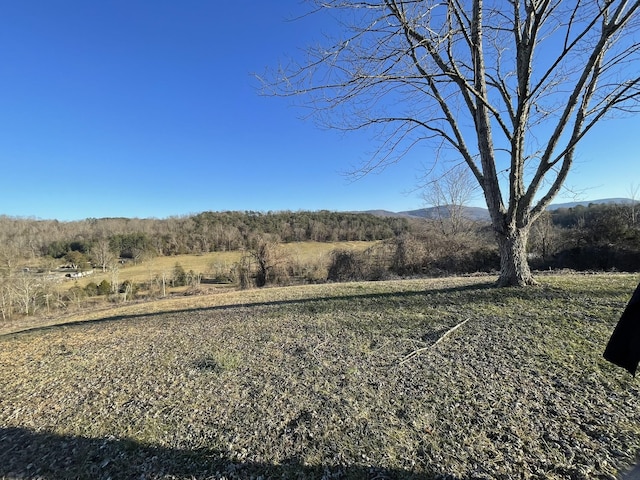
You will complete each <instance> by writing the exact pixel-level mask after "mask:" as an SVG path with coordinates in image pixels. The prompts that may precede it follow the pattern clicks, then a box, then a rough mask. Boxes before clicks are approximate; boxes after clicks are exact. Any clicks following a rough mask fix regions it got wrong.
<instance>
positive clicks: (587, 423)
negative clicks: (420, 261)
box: [0, 275, 640, 479]
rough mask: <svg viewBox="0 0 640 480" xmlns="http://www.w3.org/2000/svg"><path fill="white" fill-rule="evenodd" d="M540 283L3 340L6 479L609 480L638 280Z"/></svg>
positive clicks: (254, 302)
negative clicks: (621, 330)
mask: <svg viewBox="0 0 640 480" xmlns="http://www.w3.org/2000/svg"><path fill="white" fill-rule="evenodd" d="M485 282H486V283H485ZM541 283H542V285H541V286H540V287H536V288H530V289H501V290H496V289H492V288H490V285H489V282H488V281H487V280H486V279H484V280H483V279H457V280H447V281H433V280H421V281H404V282H380V283H369V284H367V283H362V284H349V285H325V286H319V287H317V288H318V289H317V290H314V288H313V287H306V288H309V289H308V290H302V289H274V290H271V291H262V292H260V293H257V292H253V293H250V294H251V295H253V297H252V298H251V300H249V297H246V301H245V304H237V302H235V303H236V304H234V305H224V302H222V301H221V297H217V300H216V302H217V305H215V306H209V307H207V306H204V305H201V306H199V307H195V308H183V309H182V310H179V309H177V310H175V311H169V312H165V313H154V314H149V315H146V314H144V313H137V314H132V313H131V314H129V315H121V316H113V317H111V318H106V319H102V320H97V321H92V322H85V323H76V324H67V325H63V326H58V327H49V328H45V329H41V330H34V331H30V332H23V333H18V334H13V335H7V336H4V337H0V371H1V372H2V381H1V382H0V477H2V478H41V479H60V478H86V479H90V478H91V479H107V478H111V479H119V478H148V479H151V478H167V479H170V478H180V479H194V478H195V479H205V478H256V479H257V478H327V479H329V478H449V479H453V478H459V479H462V478H464V479H467V478H469V479H483V478H484V479H494V478H495V479H512V478H516V479H517V478H540V479H542V478H549V479H554V478H555V479H582V478H584V479H593V478H595V479H598V478H602V479H608V478H611V479H613V478H615V476H616V475H617V474H618V473H619V472H621V471H624V470H626V469H628V468H629V467H630V466H631V465H632V464H633V463H634V462H635V459H636V455H637V454H638V453H640V397H639V393H640V392H639V389H638V382H637V380H635V379H633V378H632V377H631V376H630V375H628V374H626V373H625V372H624V371H622V370H621V369H619V368H617V367H614V366H612V365H610V364H608V363H607V362H605V361H604V360H603V359H602V351H603V349H604V345H605V344H606V341H607V339H608V336H609V335H610V333H611V331H612V329H613V326H614V325H615V322H616V321H617V319H618V317H619V315H620V313H621V311H622V309H623V308H624V305H625V303H626V301H627V300H628V298H629V296H630V294H631V292H632V291H633V288H635V285H636V283H637V278H635V277H634V276H629V275H593V276H571V277H547V278H542V279H541ZM287 293H290V294H291V295H290V296H288V295H287ZM260 295H264V296H265V297H262V298H260ZM314 297H315V298H314ZM269 298H271V300H272V301H268V300H269ZM201 301H202V300H201ZM230 303H234V302H230ZM183 307H184V306H183ZM465 320H466V323H462V322H465ZM455 326H459V328H457V329H456V330H455V331H452V327H455ZM438 340H440V341H438ZM436 342H438V343H437V344H436Z"/></svg>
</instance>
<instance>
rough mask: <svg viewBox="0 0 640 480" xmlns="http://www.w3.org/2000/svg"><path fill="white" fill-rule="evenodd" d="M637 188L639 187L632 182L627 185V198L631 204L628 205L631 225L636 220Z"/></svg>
mask: <svg viewBox="0 0 640 480" xmlns="http://www.w3.org/2000/svg"><path fill="white" fill-rule="evenodd" d="M638 189H640V187H639V186H638V185H636V184H633V183H632V184H631V185H630V186H629V198H630V199H631V206H630V207H629V208H630V209H631V225H633V226H634V227H635V226H636V223H637V221H638V218H637V217H638Z"/></svg>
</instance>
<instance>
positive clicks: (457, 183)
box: [422, 164, 478, 237]
mask: <svg viewBox="0 0 640 480" xmlns="http://www.w3.org/2000/svg"><path fill="white" fill-rule="evenodd" d="M477 190H478V184H477V182H476V181H475V179H474V178H473V176H472V175H471V172H470V171H469V169H468V168H466V166H465V165H463V164H458V165H456V166H454V167H452V168H450V169H447V170H445V172H444V173H443V174H442V175H440V176H438V177H436V178H431V179H430V180H429V181H428V182H426V184H425V185H424V188H423V191H422V198H423V200H424V201H425V203H426V204H427V205H430V206H432V207H434V208H435V210H436V220H437V221H438V223H439V224H440V229H441V230H442V233H443V234H444V235H445V236H447V237H458V236H460V235H462V234H464V233H467V232H469V231H471V227H472V226H473V223H474V222H473V221H472V220H471V219H470V218H469V216H468V214H467V211H466V208H467V207H468V205H469V203H470V202H471V200H472V199H473V196H474V194H475V192H476V191H477Z"/></svg>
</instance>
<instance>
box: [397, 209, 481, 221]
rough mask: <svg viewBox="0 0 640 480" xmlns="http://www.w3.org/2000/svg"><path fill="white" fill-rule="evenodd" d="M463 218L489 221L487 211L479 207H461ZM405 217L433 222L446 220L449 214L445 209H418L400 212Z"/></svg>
mask: <svg viewBox="0 0 640 480" xmlns="http://www.w3.org/2000/svg"><path fill="white" fill-rule="evenodd" d="M463 208H464V216H465V217H466V218H468V219H470V220H475V221H477V222H488V221H489V220H490V217H489V211H488V210H487V209H486V208H480V207H463ZM400 213H401V214H403V215H405V216H407V217H419V218H427V219H431V220H435V219H438V218H446V217H447V216H448V214H449V212H448V211H447V209H446V208H445V207H428V208H420V209H418V210H409V211H407V212H400Z"/></svg>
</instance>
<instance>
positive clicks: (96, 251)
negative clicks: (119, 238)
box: [90, 237, 116, 272]
mask: <svg viewBox="0 0 640 480" xmlns="http://www.w3.org/2000/svg"><path fill="white" fill-rule="evenodd" d="M90 255H91V258H92V259H93V262H94V263H95V264H96V265H99V266H100V267H101V268H102V271H103V272H106V271H107V268H108V267H109V266H110V265H111V264H112V263H113V262H114V261H115V260H116V255H115V253H113V251H112V250H111V244H110V242H109V239H108V238H107V237H100V238H99V239H98V240H97V241H96V242H95V243H94V245H93V247H91V252H90Z"/></svg>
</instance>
